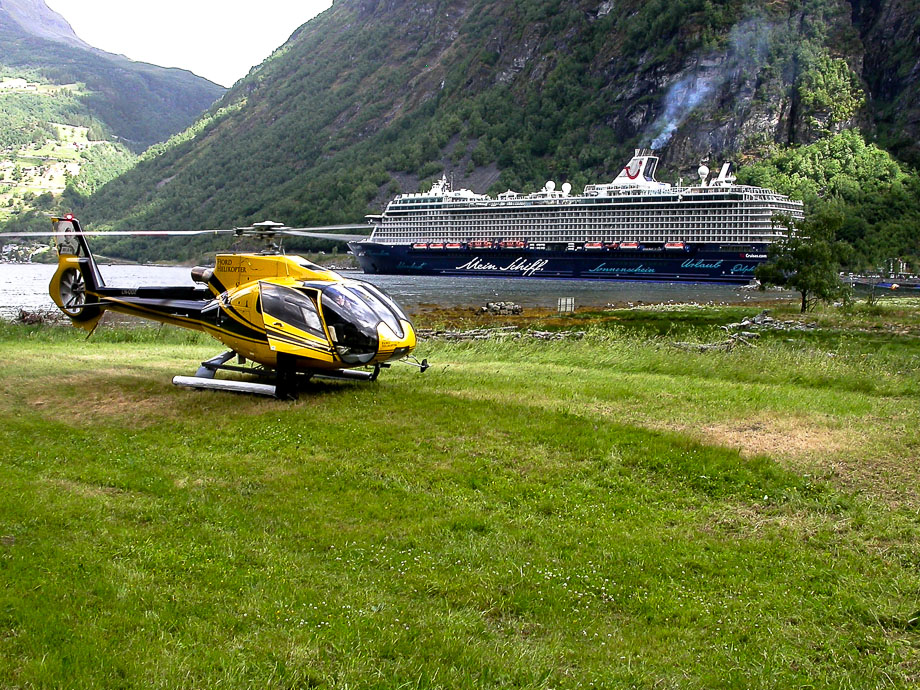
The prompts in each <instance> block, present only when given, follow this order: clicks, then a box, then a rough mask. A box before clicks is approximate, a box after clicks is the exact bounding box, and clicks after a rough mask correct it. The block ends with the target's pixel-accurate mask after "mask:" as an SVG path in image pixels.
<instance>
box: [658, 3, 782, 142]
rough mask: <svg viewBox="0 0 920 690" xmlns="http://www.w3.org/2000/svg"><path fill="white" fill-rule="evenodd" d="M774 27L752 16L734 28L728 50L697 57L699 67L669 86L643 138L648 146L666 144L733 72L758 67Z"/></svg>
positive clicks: (735, 73) (736, 73) (734, 73)
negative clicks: (662, 102) (656, 115)
mask: <svg viewBox="0 0 920 690" xmlns="http://www.w3.org/2000/svg"><path fill="white" fill-rule="evenodd" d="M771 30H772V27H771V26H770V25H769V24H766V23H765V22H764V21H763V20H761V19H749V20H747V21H745V22H742V23H740V24H737V25H735V27H734V28H733V29H732V31H731V34H730V36H729V47H728V49H727V50H726V51H724V52H723V53H716V54H710V55H708V56H705V57H700V56H697V58H696V60H695V61H696V65H697V66H696V67H694V68H693V69H692V70H690V72H689V73H688V74H685V75H684V76H683V77H681V78H680V79H678V80H677V81H676V82H674V83H673V84H671V87H670V88H669V89H668V93H667V94H666V95H665V98H664V108H663V109H662V111H661V114H660V115H659V116H658V117H657V118H656V119H655V121H654V122H653V123H652V124H651V125H650V126H649V127H648V128H647V129H646V130H645V134H644V135H643V137H642V140H643V141H644V142H645V145H648V146H651V148H653V149H661V148H662V147H664V146H666V145H667V144H668V142H669V141H670V140H671V137H672V136H673V135H674V132H675V131H677V128H678V127H680V126H681V125H682V124H683V123H684V122H686V120H687V118H688V117H690V115H691V114H692V113H693V111H694V110H696V109H697V108H698V107H699V106H700V105H701V104H703V103H704V102H705V101H707V99H709V98H710V97H713V96H715V95H716V93H717V92H718V90H719V89H720V88H721V87H722V86H723V85H724V84H725V83H726V82H727V81H728V80H729V79H730V78H732V76H733V75H736V76H737V75H739V74H742V73H743V72H745V71H747V70H749V69H753V70H756V69H757V68H758V66H759V65H761V64H762V63H763V60H764V57H765V56H766V54H767V49H768V48H769V42H770V31H771Z"/></svg>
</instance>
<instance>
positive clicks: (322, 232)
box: [280, 223, 369, 242]
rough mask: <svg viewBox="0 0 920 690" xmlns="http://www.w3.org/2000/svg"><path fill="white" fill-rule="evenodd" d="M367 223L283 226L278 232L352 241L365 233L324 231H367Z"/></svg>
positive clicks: (318, 238)
mask: <svg viewBox="0 0 920 690" xmlns="http://www.w3.org/2000/svg"><path fill="white" fill-rule="evenodd" d="M368 229H369V227H368V225H367V223H364V224H362V225H322V226H318V227H315V228H284V229H282V230H281V231H280V232H281V234H284V235H294V236H296V237H312V238H313V239H317V240H335V241H336V242H354V241H356V240H363V239H366V237H367V235H366V234H364V235H352V234H347V235H346V234H337V233H331V232H326V231H328V230H363V231H364V232H365V233H367V231H368Z"/></svg>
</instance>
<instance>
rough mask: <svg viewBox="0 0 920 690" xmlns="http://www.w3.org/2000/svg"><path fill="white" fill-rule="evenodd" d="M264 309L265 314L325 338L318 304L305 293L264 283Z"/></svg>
mask: <svg viewBox="0 0 920 690" xmlns="http://www.w3.org/2000/svg"><path fill="white" fill-rule="evenodd" d="M261 292H262V310H263V312H264V314H265V315H267V316H270V317H274V318H276V319H280V320H281V321H283V322H285V323H287V324H289V325H291V326H294V327H295V328H299V329H300V330H302V331H306V332H307V333H310V334H312V335H315V336H319V337H320V338H323V339H325V338H326V334H325V332H324V331H323V324H322V322H321V321H320V318H319V313H318V312H317V311H316V305H315V304H314V303H313V300H311V299H310V298H309V297H308V296H307V295H305V294H304V293H302V292H300V291H298V290H293V289H291V288H286V287H281V286H280V285H272V284H271V283H262V290H261Z"/></svg>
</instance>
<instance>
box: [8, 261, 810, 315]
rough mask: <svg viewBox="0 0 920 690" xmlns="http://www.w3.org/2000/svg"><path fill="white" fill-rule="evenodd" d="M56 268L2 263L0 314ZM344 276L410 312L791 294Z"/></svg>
mask: <svg viewBox="0 0 920 690" xmlns="http://www.w3.org/2000/svg"><path fill="white" fill-rule="evenodd" d="M54 270H55V266H53V265H50V264H0V315H4V316H10V315H15V314H17V313H18V312H19V309H20V308H24V309H46V308H47V309H50V308H53V307H54V304H53V303H52V301H51V298H50V297H49V296H48V283H49V281H50V280H51V276H52V275H53V274H54ZM100 271H101V272H102V276H103V278H104V279H105V281H106V282H107V283H108V284H109V285H117V286H119V287H139V286H142V285H193V284H194V283H193V282H192V278H191V273H190V270H189V269H188V268H186V267H184V266H123V265H102V266H100ZM343 275H345V276H347V277H349V278H356V279H358V280H367V281H368V282H370V283H373V284H374V285H377V286H378V287H380V288H382V289H383V290H384V291H386V292H387V293H389V294H390V295H392V296H393V297H394V298H395V299H396V301H397V302H399V303H400V304H402V305H403V306H404V307H406V308H407V309H409V310H410V311H411V310H413V309H415V308H417V307H419V306H421V305H426V306H440V307H457V306H460V307H465V306H482V305H484V304H485V303H486V302H491V301H508V302H515V303H517V304H520V305H521V306H524V307H548V308H552V307H555V306H556V305H557V300H558V299H559V298H560V297H573V298H574V299H575V304H576V306H582V307H597V306H604V305H606V304H611V303H613V304H617V303H619V304H622V303H625V302H646V303H648V302H704V303H705V302H713V303H719V302H732V303H736V302H746V301H753V300H756V301H763V300H765V299H788V298H789V297H790V296H793V293H789V292H766V293H763V292H758V291H756V290H751V289H748V288H743V287H739V286H737V285H709V284H702V283H642V282H626V281H622V282H621V281H590V280H542V279H541V280H536V279H521V278H517V279H515V278H481V277H475V276H471V277H452V276H451V277H447V276H380V275H372V276H365V275H364V274H363V273H361V272H360V271H343Z"/></svg>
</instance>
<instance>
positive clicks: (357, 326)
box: [322, 282, 404, 364]
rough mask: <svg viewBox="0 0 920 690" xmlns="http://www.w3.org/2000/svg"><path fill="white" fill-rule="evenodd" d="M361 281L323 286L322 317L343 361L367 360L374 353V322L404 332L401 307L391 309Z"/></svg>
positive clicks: (354, 362) (375, 324) (375, 337)
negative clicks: (401, 322) (400, 320)
mask: <svg viewBox="0 0 920 690" xmlns="http://www.w3.org/2000/svg"><path fill="white" fill-rule="evenodd" d="M377 294H380V293H376V294H375V291H372V290H369V289H368V286H366V285H365V284H363V283H357V282H355V283H349V284H345V285H343V284H338V283H336V284H334V285H329V286H328V287H325V288H323V296H322V304H323V317H324V319H325V321H326V325H327V326H328V327H329V335H330V336H331V337H332V340H333V343H334V344H335V348H336V352H337V353H338V354H339V356H340V357H341V358H342V361H344V362H347V363H349V364H359V363H364V362H369V361H370V360H371V359H373V358H374V355H376V354H377V348H378V345H379V339H378V337H377V326H378V325H379V324H380V323H381V322H383V323H385V324H386V325H387V326H389V327H390V330H392V331H393V333H394V334H395V335H396V336H398V337H400V338H402V337H403V336H404V332H403V327H402V324H400V322H399V319H400V316H399V315H400V314H402V312H401V311H394V310H393V309H392V308H391V307H390V306H389V305H388V304H387V302H386V301H384V300H382V299H380V298H379V297H378V296H377Z"/></svg>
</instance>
